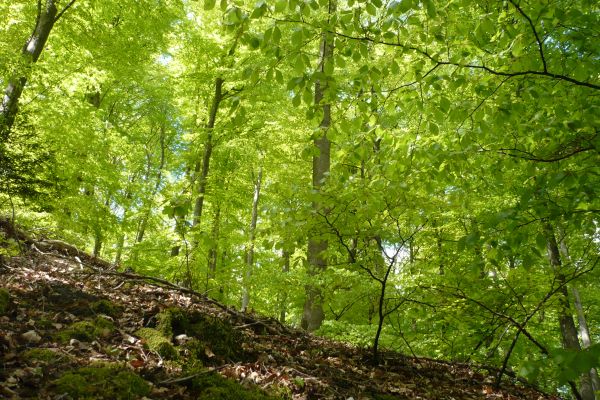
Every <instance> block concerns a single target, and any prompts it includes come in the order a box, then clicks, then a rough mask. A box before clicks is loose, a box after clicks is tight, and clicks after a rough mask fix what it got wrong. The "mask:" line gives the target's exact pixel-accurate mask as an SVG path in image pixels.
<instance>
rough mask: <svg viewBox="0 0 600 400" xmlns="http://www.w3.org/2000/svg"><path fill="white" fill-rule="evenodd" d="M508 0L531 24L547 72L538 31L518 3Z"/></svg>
mask: <svg viewBox="0 0 600 400" xmlns="http://www.w3.org/2000/svg"><path fill="white" fill-rule="evenodd" d="M508 1H509V2H510V4H512V5H513V6H514V7H515V8H516V9H517V11H518V12H519V14H521V15H522V16H523V17H524V18H525V19H526V20H527V22H529V26H531V30H532V31H533V34H534V36H535V41H536V42H537V45H538V48H539V50H540V58H541V59H542V64H543V65H544V72H546V73H547V72H548V67H547V65H546V58H545V57H544V48H543V47H542V41H541V40H540V37H539V36H538V33H537V31H536V29H535V25H534V24H533V21H532V20H531V18H529V16H528V15H527V14H525V12H524V11H523V9H522V8H521V7H519V5H518V4H517V3H515V2H514V0H508Z"/></svg>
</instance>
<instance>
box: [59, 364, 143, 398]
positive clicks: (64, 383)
mask: <svg viewBox="0 0 600 400" xmlns="http://www.w3.org/2000/svg"><path fill="white" fill-rule="evenodd" d="M151 390H152V388H151V385H150V384H149V383H148V382H146V381H145V380H144V379H142V378H141V377H140V376H138V375H136V374H135V373H133V372H131V371H129V370H127V369H125V368H123V367H121V366H118V365H103V364H99V365H92V366H88V367H81V368H78V369H75V370H72V371H68V372H66V373H64V374H63V375H62V376H61V377H60V378H58V379H57V380H56V381H54V391H55V392H56V393H57V394H59V395H68V396H69V397H70V398H73V399H115V400H130V399H139V398H142V397H144V396H148V395H149V394H150V392H151Z"/></svg>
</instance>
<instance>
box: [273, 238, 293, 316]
mask: <svg viewBox="0 0 600 400" xmlns="http://www.w3.org/2000/svg"><path fill="white" fill-rule="evenodd" d="M282 257H283V266H282V267H281V272H283V273H284V274H287V273H289V272H290V258H291V257H292V252H291V251H290V250H288V249H284V250H283V255H282ZM277 297H278V298H279V307H280V309H279V322H281V323H282V324H285V319H286V316H287V301H288V295H287V291H285V290H282V291H281V292H279V293H278V296H277Z"/></svg>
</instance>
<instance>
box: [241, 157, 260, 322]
mask: <svg viewBox="0 0 600 400" xmlns="http://www.w3.org/2000/svg"><path fill="white" fill-rule="evenodd" d="M262 176H263V169H262V166H261V167H258V175H257V177H256V182H255V183H254V197H253V198H252V217H251V219H250V232H249V233H250V237H249V243H248V249H247V250H246V271H245V275H244V286H243V288H242V307H241V310H242V312H246V310H247V308H248V304H250V278H251V277H252V269H253V268H254V242H255V240H256V223H257V221H258V202H259V200H260V189H261V185H262Z"/></svg>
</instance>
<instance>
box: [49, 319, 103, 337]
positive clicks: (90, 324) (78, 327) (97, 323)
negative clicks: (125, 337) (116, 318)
mask: <svg viewBox="0 0 600 400" xmlns="http://www.w3.org/2000/svg"><path fill="white" fill-rule="evenodd" d="M114 330H115V326H114V325H113V323H112V322H111V321H109V320H108V319H106V318H102V317H97V318H96V319H94V320H93V321H79V322H75V323H73V324H71V325H70V326H69V327H68V328H66V329H65V330H63V331H61V332H58V333H57V334H56V338H57V339H58V340H59V341H61V342H68V341H69V340H70V339H77V340H80V341H82V342H91V341H94V340H95V339H97V338H99V337H100V338H105V337H108V336H110V334H111V333H112V332H113V331H114Z"/></svg>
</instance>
